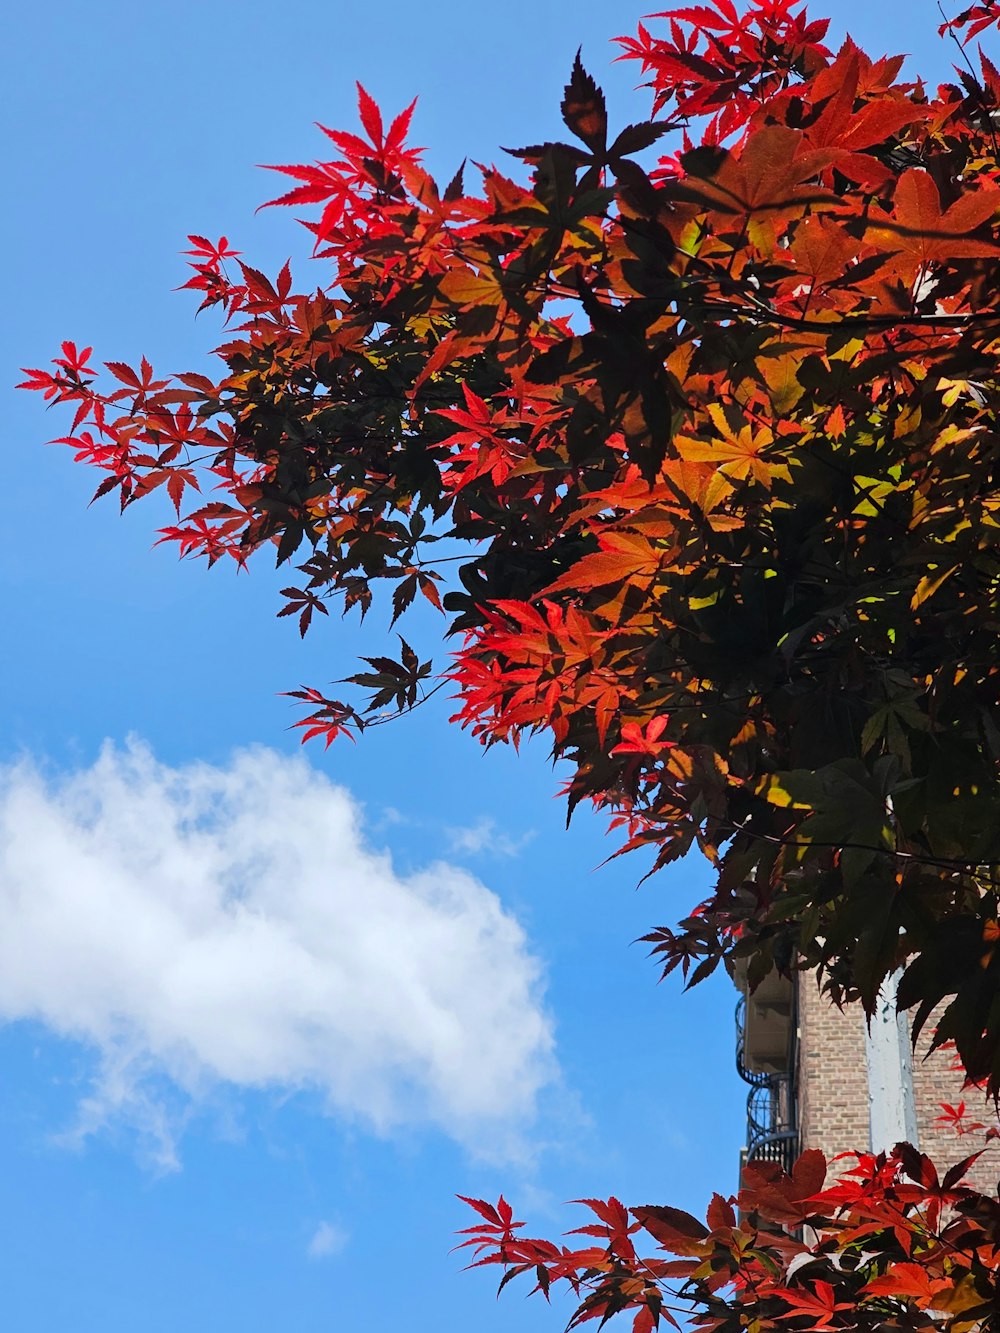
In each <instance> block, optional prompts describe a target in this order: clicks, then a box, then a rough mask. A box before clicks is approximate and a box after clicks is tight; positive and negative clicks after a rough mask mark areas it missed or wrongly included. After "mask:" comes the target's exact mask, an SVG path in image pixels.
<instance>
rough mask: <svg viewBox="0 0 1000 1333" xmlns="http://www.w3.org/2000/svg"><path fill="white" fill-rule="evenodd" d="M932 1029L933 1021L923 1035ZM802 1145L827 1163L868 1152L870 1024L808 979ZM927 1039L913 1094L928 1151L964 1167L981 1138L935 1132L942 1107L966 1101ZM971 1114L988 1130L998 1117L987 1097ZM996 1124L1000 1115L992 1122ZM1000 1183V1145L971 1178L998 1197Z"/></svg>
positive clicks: (803, 1005)
mask: <svg viewBox="0 0 1000 1333" xmlns="http://www.w3.org/2000/svg"><path fill="white" fill-rule="evenodd" d="M932 1028H933V1019H932V1020H931V1021H930V1022H929V1023H928V1025H927V1028H926V1029H925V1032H929V1031H930V1030H932ZM798 1033H799V1043H798V1086H799V1140H800V1144H801V1146H802V1147H803V1148H819V1149H821V1151H822V1152H823V1153H824V1154H825V1155H826V1157H827V1160H829V1159H830V1158H832V1157H833V1156H834V1155H835V1154H837V1153H840V1152H850V1151H858V1150H865V1149H867V1147H868V1071H867V1064H866V1061H865V1020H864V1015H863V1014H862V1012H861V1010H860V1008H859V1007H858V1006H857V1005H852V1006H850V1007H848V1008H847V1009H846V1010H845V1011H844V1012H843V1013H841V1012H840V1010H839V1009H837V1008H836V1007H835V1006H834V1005H832V1004H831V1003H830V1001H829V1000H828V999H826V997H825V996H823V995H821V994H820V992H819V988H818V987H817V985H816V980H815V977H814V976H812V975H811V974H806V973H802V974H800V976H799V991H798ZM926 1050H927V1042H926V1040H925V1038H924V1036H923V1035H922V1036H921V1040H920V1042H919V1043H918V1046H917V1050H916V1051H915V1053H914V1056H913V1093H914V1101H915V1103H916V1110H917V1131H918V1137H919V1140H920V1142H919V1146H920V1150H921V1151H922V1152H925V1153H927V1154H928V1155H929V1156H930V1157H932V1158H933V1160H934V1162H935V1164H936V1165H937V1167H938V1169H939V1171H941V1170H942V1168H943V1167H945V1166H949V1165H951V1163H953V1162H957V1161H960V1160H961V1159H962V1158H963V1157H967V1156H968V1155H969V1154H970V1153H971V1152H973V1151H975V1149H976V1148H978V1147H979V1146H980V1144H981V1136H980V1135H972V1134H970V1135H967V1136H964V1137H962V1138H959V1136H958V1135H957V1134H956V1133H955V1131H954V1130H953V1129H950V1128H948V1127H946V1126H938V1125H936V1124H935V1123H934V1122H935V1118H936V1117H937V1116H938V1115H939V1114H940V1104H941V1103H942V1102H950V1103H952V1104H954V1103H956V1102H958V1101H959V1100H961V1099H962V1097H963V1094H962V1092H961V1076H960V1075H958V1074H955V1073H953V1072H952V1070H951V1068H950V1064H951V1057H950V1056H949V1055H948V1054H947V1053H944V1052H941V1051H936V1052H935V1053H934V1054H933V1055H930V1056H927V1058H926V1059H925V1058H924V1056H925V1055H926ZM964 1099H965V1102H966V1105H967V1106H968V1107H969V1110H970V1115H971V1113H973V1112H974V1113H975V1115H974V1118H975V1119H977V1120H980V1121H984V1122H986V1123H989V1122H990V1119H991V1116H993V1112H992V1111H991V1109H990V1108H989V1107H987V1106H986V1105H984V1104H983V1101H982V1096H981V1094H979V1093H977V1092H976V1091H975V1090H970V1091H969V1092H968V1093H966V1094H965V1096H964ZM994 1123H995V1116H994ZM998 1177H1000V1145H998V1144H997V1143H992V1144H991V1145H990V1146H989V1148H988V1149H987V1151H986V1152H985V1153H984V1154H983V1156H982V1157H981V1158H980V1160H979V1161H978V1162H977V1163H976V1165H975V1167H974V1168H973V1170H972V1171H971V1172H970V1175H969V1179H970V1182H971V1183H972V1184H974V1185H975V1186H976V1187H977V1188H978V1189H981V1190H983V1191H984V1192H995V1191H996V1189H997V1179H998Z"/></svg>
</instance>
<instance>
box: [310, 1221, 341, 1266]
mask: <svg viewBox="0 0 1000 1333" xmlns="http://www.w3.org/2000/svg"><path fill="white" fill-rule="evenodd" d="M346 1244H347V1232H346V1231H343V1230H342V1229H341V1228H340V1227H336V1226H334V1225H333V1223H332V1222H320V1224H319V1226H318V1227H317V1228H316V1230H315V1231H314V1232H313V1236H312V1240H310V1242H309V1244H308V1246H307V1248H306V1254H307V1255H308V1256H309V1258H310V1259H329V1258H331V1257H332V1256H333V1255H335V1254H339V1253H340V1251H341V1250H342V1249H343V1248H344V1246H345V1245H346Z"/></svg>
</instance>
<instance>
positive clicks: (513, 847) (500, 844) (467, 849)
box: [447, 815, 535, 856]
mask: <svg viewBox="0 0 1000 1333" xmlns="http://www.w3.org/2000/svg"><path fill="white" fill-rule="evenodd" d="M447 833H448V845H449V847H450V848H451V850H452V851H453V852H458V853H465V854H466V855H467V856H483V855H492V856H517V854H518V852H520V850H521V848H522V847H524V846H525V844H526V843H529V842H530V841H531V839H532V838H533V837H534V836H535V835H534V833H533V832H528V833H522V834H521V836H520V837H519V838H512V837H511V836H510V834H509V833H504V832H503V831H502V830H501V829H498V828H497V823H496V820H495V819H493V818H491V817H490V816H489V815H481V816H480V817H479V819H477V820H476V821H475V823H474V824H468V825H466V826H465V827H464V828H451V827H450V828H448V830H447Z"/></svg>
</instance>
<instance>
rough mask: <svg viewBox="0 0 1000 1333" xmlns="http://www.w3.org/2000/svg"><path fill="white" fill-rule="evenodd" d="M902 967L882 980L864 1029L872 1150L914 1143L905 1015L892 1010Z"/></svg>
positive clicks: (915, 1118)
mask: <svg viewBox="0 0 1000 1333" xmlns="http://www.w3.org/2000/svg"><path fill="white" fill-rule="evenodd" d="M901 975H902V969H900V970H898V971H896V972H891V973H890V974H889V976H887V977H886V979H885V980H884V981H883V982H882V989H881V990H880V991H879V994H878V1002H877V1004H876V1008H875V1013H874V1015H873V1016H872V1020H871V1023H870V1024H869V1025H868V1026H867V1028H866V1030H865V1058H866V1061H867V1064H868V1125H869V1131H868V1144H869V1147H870V1149H871V1151H872V1152H891V1151H892V1149H893V1148H894V1147H895V1145H896V1144H897V1143H899V1142H901V1141H903V1140H905V1141H906V1142H907V1143H912V1144H913V1146H914V1147H915V1148H916V1147H919V1146H920V1145H919V1143H918V1142H917V1108H916V1103H915V1102H914V1099H913V1063H912V1060H911V1056H910V1029H909V1024H908V1023H907V1021H906V1015H905V1014H901V1013H898V1012H897V1010H896V991H897V987H898V986H899V978H900V976H901Z"/></svg>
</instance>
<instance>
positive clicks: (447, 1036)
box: [0, 743, 555, 1167]
mask: <svg viewBox="0 0 1000 1333" xmlns="http://www.w3.org/2000/svg"><path fill="white" fill-rule="evenodd" d="M539 991H540V977H539V968H538V965H537V963H536V962H535V960H534V959H533V958H532V956H531V954H530V953H529V951H528V947H527V941H526V939H525V935H524V932H523V931H522V929H521V927H520V926H519V925H518V923H517V922H516V921H515V920H514V919H513V917H512V916H510V915H509V913H507V912H505V911H504V909H503V907H502V905H501V904H500V902H499V900H498V899H497V897H496V896H495V895H494V894H493V893H491V892H490V891H489V890H488V889H487V888H485V887H484V886H483V885H482V884H481V883H480V882H479V881H478V880H476V879H475V878H473V877H472V876H471V875H470V874H469V873H468V872H467V871H465V870H462V869H460V868H458V867H455V866H452V865H448V864H445V863H436V864H433V865H430V866H428V867H426V868H425V869H423V870H420V871H418V872H417V873H415V874H410V875H401V874H399V873H398V872H397V871H395V870H394V868H393V865H392V861H391V858H390V856H389V855H388V853H386V852H383V851H378V850H375V849H373V848H372V847H370V846H369V845H368V844H367V842H366V841H365V838H364V835H363V832H362V827H361V812H360V810H359V807H358V805H357V804H356V802H355V801H354V800H353V799H352V797H351V796H350V794H349V793H348V792H347V791H345V790H344V789H343V788H341V787H337V786H335V785H334V784H333V783H331V782H330V781H329V780H328V779H327V778H325V777H324V776H323V775H321V774H319V773H317V772H316V771H315V770H313V769H312V768H311V767H310V766H309V765H308V764H307V763H306V762H305V761H304V760H303V759H300V758H287V757H284V756H282V755H279V754H277V753H274V752H271V751H267V750H260V749H258V750H251V751H245V752H242V753H239V754H237V755H236V756H235V757H234V758H233V760H232V762H231V764H230V765H229V766H228V767H211V766H208V765H205V764H192V765H189V766H187V767H183V768H169V767H167V766H165V765H163V764H160V763H158V762H157V761H156V760H155V759H154V758H153V756H152V755H151V754H150V752H149V751H148V750H147V749H146V748H145V747H143V746H142V745H139V744H135V743H133V744H131V745H129V746H128V747H126V748H125V749H124V750H118V749H115V748H114V747H112V746H110V745H109V746H107V747H106V748H105V750H104V751H103V753H102V754H101V756H100V758H99V759H98V760H97V762H96V763H95V764H94V765H93V767H91V768H89V769H85V770H83V771H80V772H77V773H75V774H72V775H70V776H68V777H64V778H61V779H59V780H55V781H46V780H44V779H43V778H42V776H40V774H39V773H38V772H37V770H36V769H35V768H34V767H33V766H31V765H30V764H27V763H22V764H19V765H16V766H13V767H10V768H8V769H6V770H0V1021H8V1022H9V1021H14V1020H17V1019H35V1020H39V1021H41V1022H42V1023H44V1024H46V1025H47V1026H48V1027H49V1028H50V1029H51V1030H52V1031H53V1032H55V1033H58V1034H59V1035H61V1036H63V1037H70V1038H75V1039H77V1040H79V1041H81V1042H84V1043H86V1044H88V1045H89V1046H90V1047H91V1048H93V1049H94V1050H95V1051H96V1053H97V1055H98V1057H99V1058H98V1061H97V1068H96V1073H95V1079H94V1086H93V1089H92V1092H91V1094H90V1095H89V1096H88V1097H87V1098H86V1099H85V1101H84V1102H83V1103H82V1104H81V1107H80V1118H79V1125H78V1133H79V1134H81V1135H85V1134H87V1133H89V1132H92V1131H93V1130H95V1129H97V1128H99V1127H101V1126H103V1125H105V1124H108V1123H117V1124H121V1125H125V1126H126V1127H130V1128H132V1129H140V1130H141V1131H142V1133H143V1134H144V1135H145V1136H146V1139H147V1149H148V1150H149V1151H151V1152H152V1154H153V1156H154V1157H155V1158H156V1160H158V1161H159V1162H160V1164H161V1165H163V1166H167V1167H169V1166H171V1165H174V1164H175V1159H174V1141H175V1137H176V1133H177V1129H178V1118H180V1120H181V1121H182V1120H183V1118H184V1116H185V1115H187V1114H189V1113H190V1111H191V1108H192V1107H193V1106H197V1105H198V1104H199V1102H200V1101H202V1100H203V1099H205V1098H211V1096H212V1095H213V1093H215V1092H217V1091H218V1090H219V1089H220V1088H225V1087H230V1088H232V1087H236V1088H270V1089H275V1090H277V1091H279V1092H281V1093H283V1094H284V1093H288V1092H293V1091H297V1090H313V1091H318V1092H319V1093H321V1094H322V1096H323V1098H324V1101H325V1104H326V1106H327V1107H328V1109H329V1110H330V1111H331V1112H334V1113H339V1114H341V1115H344V1116H347V1117H349V1118H352V1119H360V1120H361V1121H362V1122H364V1123H366V1124H367V1125H369V1126H370V1127H372V1128H374V1129H376V1130H377V1131H379V1132H389V1131H391V1130H392V1129H393V1127H394V1126H399V1125H405V1124H421V1123H423V1124H428V1123H430V1124H433V1125H436V1126H438V1127H440V1128H441V1129H443V1130H444V1131H445V1132H446V1133H448V1134H450V1135H451V1136H453V1137H454V1138H456V1139H457V1140H459V1141H460V1142H462V1143H463V1144H464V1145H465V1146H466V1147H468V1148H469V1149H471V1150H473V1151H478V1152H483V1153H485V1154H487V1155H492V1156H502V1155H504V1154H505V1153H512V1152H516V1151H517V1129H518V1127H520V1128H523V1127H524V1126H525V1125H526V1124H527V1123H528V1122H529V1121H530V1119H531V1117H532V1115H533V1113H534V1109H535V1103H536V1099H537V1096H538V1094H539V1092H540V1091H541V1089H542V1088H543V1087H544V1086H545V1085H546V1084H547V1083H548V1082H550V1081H551V1080H552V1078H553V1077H554V1075H555V1064H554V1057H553V1040H552V1033H551V1027H550V1023H549V1020H548V1018H547V1016H546V1014H545V1012H544V1010H543V1008H542V1006H541V1002H540V994H539ZM511 1127H513V1129H512V1128H511Z"/></svg>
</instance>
